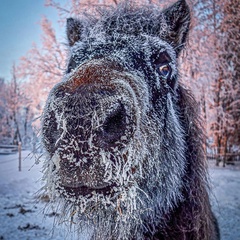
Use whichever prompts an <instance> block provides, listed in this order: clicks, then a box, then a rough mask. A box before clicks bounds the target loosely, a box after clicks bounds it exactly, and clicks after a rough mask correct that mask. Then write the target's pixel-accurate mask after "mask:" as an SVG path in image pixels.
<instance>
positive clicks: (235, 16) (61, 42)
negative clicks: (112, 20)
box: [0, 0, 240, 240]
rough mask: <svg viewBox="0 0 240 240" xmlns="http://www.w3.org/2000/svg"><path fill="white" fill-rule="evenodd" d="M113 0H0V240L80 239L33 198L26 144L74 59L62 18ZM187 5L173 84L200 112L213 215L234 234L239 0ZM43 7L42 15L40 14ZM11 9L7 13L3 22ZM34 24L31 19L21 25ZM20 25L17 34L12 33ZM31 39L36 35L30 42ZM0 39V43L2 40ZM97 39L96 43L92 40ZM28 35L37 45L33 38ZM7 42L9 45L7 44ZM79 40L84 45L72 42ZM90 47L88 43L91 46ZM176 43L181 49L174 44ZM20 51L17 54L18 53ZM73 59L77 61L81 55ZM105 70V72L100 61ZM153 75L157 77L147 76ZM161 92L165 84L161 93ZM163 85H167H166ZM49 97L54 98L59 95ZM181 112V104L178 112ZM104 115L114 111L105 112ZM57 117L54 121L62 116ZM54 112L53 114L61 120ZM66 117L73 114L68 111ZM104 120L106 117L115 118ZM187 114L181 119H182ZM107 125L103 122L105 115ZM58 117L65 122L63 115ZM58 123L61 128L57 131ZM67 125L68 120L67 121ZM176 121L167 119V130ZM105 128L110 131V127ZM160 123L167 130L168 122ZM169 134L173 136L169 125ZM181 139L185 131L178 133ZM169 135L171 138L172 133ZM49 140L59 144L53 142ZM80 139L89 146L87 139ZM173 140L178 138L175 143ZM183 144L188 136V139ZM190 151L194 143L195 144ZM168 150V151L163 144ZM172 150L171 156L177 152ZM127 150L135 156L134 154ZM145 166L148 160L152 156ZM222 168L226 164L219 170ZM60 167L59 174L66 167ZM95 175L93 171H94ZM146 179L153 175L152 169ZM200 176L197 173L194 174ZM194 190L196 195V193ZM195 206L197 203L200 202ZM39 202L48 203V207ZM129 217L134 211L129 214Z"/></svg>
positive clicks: (163, 0)
mask: <svg viewBox="0 0 240 240" xmlns="http://www.w3.org/2000/svg"><path fill="white" fill-rule="evenodd" d="M122 1H123V0H101V1H100V0H81V1H79V0H64V1H60V0H45V1H44V0H42V1H39V2H42V5H41V6H40V5H37V3H36V6H35V8H34V5H35V4H34V5H33V3H32V1H30V0H24V1H23V0H19V1H8V0H3V1H2V2H1V8H0V16H1V17H2V16H3V19H2V20H1V21H0V24H2V25H0V29H1V33H2V36H5V38H4V39H3V38H2V39H1V46H0V60H1V62H0V223H1V227H0V240H15V239H16V240H17V239H20V240H22V239H23V240H25V239H29V240H32V239H41V240H43V239H44V240H45V239H49V240H50V239H57V240H60V239H66V240H68V239H73V240H75V239H79V236H78V235H77V233H76V232H74V231H71V230H70V229H69V228H68V227H66V225H67V224H68V222H66V223H65V222H64V223H62V224H60V225H59V224H58V221H57V219H59V216H60V214H61V211H60V210H59V209H58V207H57V206H54V204H53V206H52V205H51V207H49V204H48V202H49V198H48V196H47V195H41V194H39V189H40V188H41V186H42V184H43V183H42V181H41V179H42V175H43V172H42V165H43V158H42V159H41V161H36V157H38V154H35V155H33V154H32V149H34V151H35V150H36V146H32V142H37V140H36V139H37V134H36V132H38V131H36V129H39V126H40V123H39V119H40V116H42V113H43V109H44V106H45V103H46V99H47V96H48V94H49V92H50V90H51V89H52V87H53V86H54V85H55V84H57V83H59V82H61V81H62V79H63V78H64V74H65V73H66V72H67V74H69V72H70V73H71V71H72V70H74V67H75V68H76V65H77V64H76V62H77V61H76V62H74V61H72V56H71V54H72V55H74V54H73V52H74V51H72V49H74V48H73V47H72V44H73V43H71V37H70V38H69V39H68V40H70V41H69V43H67V36H66V32H67V31H66V19H67V18H72V17H73V18H74V17H75V18H78V17H79V16H80V15H81V14H82V12H83V11H87V13H90V14H91V13H93V12H94V7H96V6H99V5H100V6H103V7H106V8H111V6H114V7H116V6H118V4H119V3H121V2H122ZM17 2H18V3H17ZM39 2H38V4H39ZM135 2H136V3H137V4H149V3H154V4H156V6H158V7H160V8H162V7H166V6H168V5H170V2H171V3H173V2H176V0H169V1H167V0H135ZM186 2H187V4H188V5H189V7H190V10H191V26H190V33H189V36H188V37H189V38H188V40H187V42H186V47H184V48H183V49H182V52H181V54H180V55H179V57H178V64H176V66H178V67H179V70H178V71H179V74H176V72H175V73H174V74H176V75H179V85H176V86H183V89H185V88H186V89H190V90H191V91H192V92H193V95H194V96H195V98H196V101H197V104H198V108H199V112H200V113H201V119H202V121H201V123H202V125H203V128H204V132H205V135H206V139H207V140H206V146H207V149H206V150H207V153H208V158H210V159H211V160H208V166H209V179H210V184H211V191H210V193H209V194H210V197H211V203H212V207H213V210H214V213H215V216H216V217H217V219H218V222H219V228H220V232H221V239H222V240H240V111H239V109H240V74H239V73H240V55H239V54H240V52H239V50H240V48H239V40H240V32H239V22H240V9H239V7H240V5H239V0H222V1H215V0H186ZM18 4H19V5H18ZM24 4H26V5H24ZM13 5H14V6H13ZM38 9H39V12H38ZM40 9H41V10H40ZM46 9H47V10H51V11H50V12H48V14H46V15H45V13H47V11H46ZM10 11H11V12H10ZM30 13H34V14H33V15H35V16H37V15H38V19H36V18H32V16H31V14H30ZM94 13H95V12H94ZM18 14H20V15H18ZM10 15H11V18H9V16H10ZM40 16H41V17H40ZM19 19H21V20H23V22H22V21H20V20H19ZM145 19H146V18H145ZM185 20H186V18H185ZM33 22H34V24H35V25H28V24H29V23H33ZM36 22H38V23H36ZM153 22H155V21H153ZM6 23H8V24H6ZM18 23H19V24H20V25H18ZM36 24H38V26H36ZM35 28H36V29H37V28H39V29H38V30H39V31H40V32H41V33H36V32H34V31H33V32H31V31H27V32H24V31H25V30H32V29H35ZM40 28H41V30H40ZM89 29H92V27H90V28H89ZM93 29H94V28H93ZM170 29H171V28H170ZM23 30H24V31H23ZM114 30H115V28H114ZM19 31H20V35H18V34H19ZM91 31H93V34H92V36H93V38H94V37H96V39H98V37H97V36H98V35H96V36H95V32H94V30H91ZM69 32H71V31H69ZM85 32H86V33H87V32H88V31H85ZM38 34H39V35H38ZM33 36H34V37H36V38H35V39H34V38H33ZM93 38H91V39H93ZM73 39H74V38H73ZM2 40H4V41H5V42H3V43H2ZM26 40H28V42H29V41H30V40H31V42H30V44H28V45H26V46H25V47H24V48H23V49H24V50H23V49H22V48H21V43H23V42H24V41H26ZM78 40H79V39H78ZM100 40H102V39H101V38H100ZM185 40H186V39H184V41H185ZM34 41H36V42H35V43H34ZM86 42H87V41H86ZM100 42H101V41H99V42H98V44H100ZM133 42H134V43H135V42H136V41H133ZM7 43H11V44H12V45H11V44H10V45H7ZM140 43H141V42H140ZM68 44H69V46H68ZM155 45H156V44H155ZM7 46H8V47H7ZM13 46H15V47H13ZM79 46H85V45H84V44H82V45H81V44H80V45H79ZM86 46H87V45H86ZM89 46H90V49H92V46H91V44H90V45H89ZM133 46H134V48H133V49H140V50H141V49H142V48H141V44H139V45H138V44H136V45H135V44H133ZM179 46H181V48H182V46H183V44H180V45H179ZM124 47H125V45H124ZM19 49H21V50H23V51H22V52H21V51H20V52H21V53H20V52H19V53H18V54H17V52H18V51H17V50H19ZM67 49H71V50H70V51H69V53H67ZM75 49H76V48H75ZM174 49H177V48H174ZM3 50H5V51H3ZM13 50H14V51H13ZM107 51H108V50H107V48H106V52H107ZM83 52H84V51H83ZM96 52H97V51H96ZM110 52H111V51H110ZM125 52H126V55H123V56H124V57H125V58H126V59H125V62H131V61H130V58H127V57H126V56H127V54H129V53H130V51H129V49H127V51H125ZM138 52H139V51H138ZM144 52H147V51H144ZM91 54H92V57H94V56H95V55H94V54H95V51H94V50H93V52H92V53H91ZM124 54H125V53H124ZM149 54H150V53H149ZM88 56H90V55H88ZM116 56H120V55H118V54H117V55H116ZM129 56H130V55H129ZM151 56H153V55H151ZM82 57H83V58H84V57H85V53H84V54H83V56H82ZM162 57H163V56H162ZM146 59H148V60H147V61H148V65H149V64H150V65H151V64H152V63H150V62H149V61H150V60H149V59H151V58H150V55H149V57H147V58H146ZM15 60H16V61H15ZM67 62H69V63H67ZM164 63H165V62H164ZM169 63H170V62H169ZM171 64H172V62H171ZM171 64H170V65H169V64H168V65H166V64H164V65H163V66H165V65H166V66H165V67H167V68H163V70H164V69H165V70H164V71H163V73H164V72H165V73H166V72H167V76H168V75H169V74H168V71H169V72H170V73H171V66H172V65H171ZM140 65H141V64H140ZM67 66H68V67H67ZM163 66H161V67H163ZM66 67H67V68H68V69H66ZM104 67H106V68H107V66H104ZM10 68H11V70H10ZM153 69H154V68H153ZM159 69H160V68H159ZM155 70H156V69H155ZM82 71H83V70H82ZM156 72H157V71H156ZM173 72H174V71H173ZM154 76H158V75H156V74H155V72H154ZM169 76H170V75H169ZM64 79H67V78H66V77H65V78H64ZM157 79H158V78H157ZM174 79H175V78H174ZM165 80H166V79H165ZM168 80H170V78H169V79H168ZM172 80H173V79H172ZM174 81H175V80H174ZM174 83H175V82H174ZM171 84H173V83H172V81H170V82H169V81H168V82H167V85H165V87H166V86H168V85H169V87H170V88H172V85H171ZM73 85H74V84H73ZM170 88H168V87H167V89H170ZM172 89H175V86H173V88H172ZM86 96H87V95H86ZM141 98H142V99H141V100H143V99H145V98H143V97H142V96H141ZM56 102H57V103H58V100H56ZM143 102H144V101H143ZM86 105H87V104H86ZM109 106H110V105H109ZM112 106H113V105H112ZM80 107H81V106H79V108H80ZM108 108H109V107H107V109H108ZM116 109H117V108H116ZM116 109H115V110H116ZM119 109H120V108H119ZM119 109H117V110H118V111H116V112H117V113H121V111H119ZM139 109H141V111H142V112H143V108H141V107H139ZM176 109H178V108H176ZM187 109H188V108H187V107H186V109H185V110H187ZM196 109H197V107H196ZM120 110H121V109H120ZM141 111H139V112H141ZM73 112H74V111H73ZM172 112H174V111H172ZM184 112H185V111H184ZM74 113H75V112H74ZM113 113H114V111H112V114H113ZM190 113H191V111H189V113H188V114H186V116H189V115H191V114H190ZM60 115H61V117H62V112H60ZM60 115H59V119H61V120H62V118H61V117H60ZM110 115H111V114H109V116H110ZM49 116H50V118H49V119H50V120H52V119H51V118H52V115H49ZM73 116H74V117H75V114H73ZM106 116H107V115H106ZM106 116H105V117H106ZM112 116H113V117H114V116H116V115H114V114H113V115H112ZM117 116H122V115H121V114H120V115H117ZM143 116H144V114H143ZM181 117H182V115H181V116H180V117H179V118H180V119H181ZM42 119H43V118H42ZM103 119H104V118H103ZM107 119H108V118H107V117H106V118H105V120H106V121H105V122H104V123H108V122H107ZM110 119H113V120H115V119H114V118H110ZM173 119H175V120H176V119H177V118H173ZM186 119H187V120H188V118H186ZM186 119H185V120H186ZM189 119H190V118H189ZM195 119H198V118H197V117H196V118H195ZM195 119H194V120H193V121H190V120H189V128H188V127H186V129H191V124H192V122H194V121H195ZM165 120H166V119H165ZM49 122H51V121H49ZM109 122H110V123H111V121H109ZM143 122H144V121H143ZM160 122H161V121H160ZM166 122H168V121H166ZM186 122H188V121H182V123H184V124H185V123H186ZM63 123H64V124H65V120H64V121H63ZM121 123H124V121H122V122H121V121H120V122H119V124H120V127H118V128H117V129H121ZM58 124H59V123H58ZM64 124H63V125H62V129H64V131H65V130H66V128H65V127H64V126H65V125H64ZM72 125H73V124H72V122H71V123H70V124H69V126H72ZM103 125H104V124H103ZM105 125H107V124H105ZM105 125H104V126H105ZM122 125H124V124H122ZM150 125H152V124H150ZM150 125H149V126H150ZM175 125H176V124H173V126H175ZM53 126H54V125H53ZM59 126H60V125H58V129H59ZM109 126H110V129H111V124H109ZM169 126H170V125H169ZM46 129H47V131H46V132H47V133H49V136H48V137H49V139H50V141H49V142H52V141H51V140H52V136H54V134H52V131H49V129H50V130H52V129H53V130H54V128H53V127H52V126H50V127H49V128H46ZM83 129H85V128H83ZM117 129H115V130H117ZM169 129H170V130H172V129H173V128H172V127H169ZM55 130H56V129H55ZM180 130H181V128H179V133H182V132H181V131H180ZM42 132H43V131H42ZM116 132H117V133H119V132H118V131H116ZM172 132H174V133H175V131H172ZM43 135H44V134H43ZM45 135H46V134H45ZM179 135H181V134H176V136H179ZM61 136H62V135H61ZM109 136H110V135H109ZM183 136H184V137H185V135H183ZM183 136H182V137H183ZM124 137H125V136H124ZM146 139H147V138H146ZM176 139H178V138H177V137H176ZM179 139H180V138H179ZM55 140H56V139H55ZM46 142H47V141H46ZM57 142H58V140H57V141H56V142H55V143H57ZM89 142H90V143H92V141H89ZM152 142H154V141H152ZM179 142H180V143H182V141H179ZM191 142H193V141H189V142H188V143H191ZM19 143H21V144H22V147H23V149H25V150H23V151H22V152H21V153H22V156H21V159H22V163H21V171H19V162H18V161H19V155H18V153H17V151H15V152H13V153H10V152H8V150H9V149H8V148H10V149H11V148H17V145H18V144H19ZM168 146H170V145H168ZM199 146H200V145H199ZM45 147H46V146H45ZM195 147H197V146H196V145H195ZM4 148H5V149H4ZM171 148H172V149H176V148H174V147H173V146H172V145H171ZM6 149H7V150H6ZM26 149H29V150H26ZM30 149H31V150H30ZM62 149H64V148H62ZM182 149H184V146H182ZM2 150H3V151H2ZM15 150H16V149H15ZM39 152H41V150H40V151H39ZM39 155H40V153H39ZM140 155H141V154H140ZM180 155H181V154H180ZM180 155H179V154H176V156H180ZM133 156H134V157H135V155H133ZM216 158H218V159H224V160H225V162H224V163H223V162H222V161H221V162H220V164H219V162H216ZM170 159H172V158H170ZM194 159H197V158H194V157H193V158H192V160H194ZM200 159H203V158H200ZM122 160H125V158H122ZM153 162H154V163H155V161H153ZM175 162H178V161H175ZM216 163H217V165H218V166H216ZM229 163H231V164H229ZM225 164H226V166H223V165H225ZM169 165H170V166H172V165H171V164H169ZM129 169H130V168H129ZM156 169H158V168H156ZM67 170H68V169H67ZM67 170H66V172H68V171H67ZM95 171H96V172H97V171H98V170H97V168H95ZM131 171H132V172H135V168H131ZM86 172H88V171H86ZM178 172H180V171H176V173H178ZM196 172H198V171H196ZM152 175H153V176H154V174H152ZM156 175H157V174H156ZM200 176H202V175H201V174H200ZM201 179H202V178H201ZM159 182H160V181H159ZM175 182H176V181H175ZM176 185H177V186H176V187H178V186H179V184H176ZM154 186H155V185H154ZM173 189H175V188H173V187H172V185H171V190H172V192H173V193H174V194H175V193H176V191H175V190H173ZM186 192H187V191H186ZM201 193H202V192H201ZM176 195H177V194H176ZM200 195H201V196H204V194H200ZM200 195H199V196H200ZM199 202H204V201H201V200H199ZM46 206H48V207H47V211H46ZM198 206H199V204H198ZM186 209H188V208H186ZM120 210H121V208H120ZM73 215H74V214H73ZM131 216H133V215H132V214H131ZM204 216H207V215H204ZM193 219H194V218H193ZM69 221H70V219H69ZM202 222H204V221H202ZM205 222H207V221H205ZM74 224H75V223H74ZM201 236H202V235H201ZM80 239H81V240H82V239H83V240H87V237H86V236H85V235H84V234H83V236H81V237H80ZM170 240H171V239H170Z"/></svg>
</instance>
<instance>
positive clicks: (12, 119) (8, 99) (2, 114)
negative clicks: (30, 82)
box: [0, 65, 30, 144]
mask: <svg viewBox="0 0 240 240" xmlns="http://www.w3.org/2000/svg"><path fill="white" fill-rule="evenodd" d="M16 72H17V71H16V67H15V65H13V67H12V72H11V73H12V79H11V80H10V81H9V82H5V81H4V80H3V79H1V81H0V93H1V98H0V142H1V143H6V144H17V143H18V142H22V143H23V144H24V143H25V140H26V139H27V135H28V131H29V121H30V120H29V109H28V99H27V98H26V96H25V94H24V92H23V90H24V86H23V85H24V84H23V83H22V82H21V81H20V80H19V79H18V77H17V74H16Z"/></svg>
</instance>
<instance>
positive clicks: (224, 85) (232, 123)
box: [212, 0, 240, 164]
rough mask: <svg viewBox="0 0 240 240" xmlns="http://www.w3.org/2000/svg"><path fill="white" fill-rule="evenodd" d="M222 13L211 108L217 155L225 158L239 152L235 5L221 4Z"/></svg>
mask: <svg viewBox="0 0 240 240" xmlns="http://www.w3.org/2000/svg"><path fill="white" fill-rule="evenodd" d="M222 9H223V11H222V19H221V22H220V26H219V29H218V38H217V41H216V43H217V50H218V51H217V53H218V61H217V64H218V65H217V68H218V73H219V76H218V78H217V79H216V81H215V83H214V88H215V89H214V92H215V98H214V104H213V108H215V113H216V115H215V117H216V118H215V121H214V122H213V123H212V129H213V133H214V141H215V145H216V146H217V149H218V153H219V154H223V155H225V154H226V153H228V152H232V151H233V150H234V149H240V111H239V109H240V48H239V42H240V32H239V22H240V5H239V1H238V0H229V1H224V4H223V8H222ZM217 164H218V162H217Z"/></svg>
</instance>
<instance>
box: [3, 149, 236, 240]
mask: <svg viewBox="0 0 240 240" xmlns="http://www.w3.org/2000/svg"><path fill="white" fill-rule="evenodd" d="M22 158H23V162H22V171H21V172H19V171H18V155H17V154H10V155H0V224H1V227H0V240H15V239H16V240H17V239H18V240H32V239H34V240H35V239H37V240H38V239H40V240H43V239H44V240H46V239H49V240H50V239H51V240H60V239H61V240H62V239H67V240H68V239H77V237H76V235H75V234H74V233H72V234H71V233H69V232H68V230H67V229H65V228H64V226H58V225H57V226H56V225H55V227H54V228H53V226H54V216H56V214H58V213H57V212H56V211H55V210H54V209H52V211H50V212H48V213H45V214H44V213H43V209H44V206H45V203H44V199H42V201H40V202H39V201H36V195H35V193H36V192H37V191H38V190H39V188H40V186H41V181H39V180H40V178H41V175H42V173H41V164H38V165H36V164H35V163H34V159H33V158H31V157H30V155H29V152H28V151H23V153H22ZM210 177H211V182H212V188H213V194H212V202H213V209H214V212H215V214H216V216H217V218H218V221H219V224H220V230H221V235H222V238H221V239H222V240H240V168H236V167H231V166H227V167H226V168H222V167H218V168H217V167H214V164H213V162H211V163H210ZM81 240H82V239H81Z"/></svg>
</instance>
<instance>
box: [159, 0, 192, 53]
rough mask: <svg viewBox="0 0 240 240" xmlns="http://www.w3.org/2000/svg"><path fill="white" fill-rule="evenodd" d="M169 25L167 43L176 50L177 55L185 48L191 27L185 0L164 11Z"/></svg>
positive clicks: (180, 0)
mask: <svg viewBox="0 0 240 240" xmlns="http://www.w3.org/2000/svg"><path fill="white" fill-rule="evenodd" d="M163 15H164V18H165V21H166V24H167V25H168V29H169V31H168V33H167V36H165V37H166V41H167V42H169V43H170V44H171V45H172V46H173V47H174V48H175V50H176V52H177V54H178V53H179V52H180V50H181V49H182V48H183V47H184V44H185V42H186V39H187V35H188V31H189V25H190V10H189V7H188V5H187V3H186V1H185V0H179V1H178V2H176V3H174V4H173V5H172V6H170V7H169V8H167V9H165V10H164V11H163Z"/></svg>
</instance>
